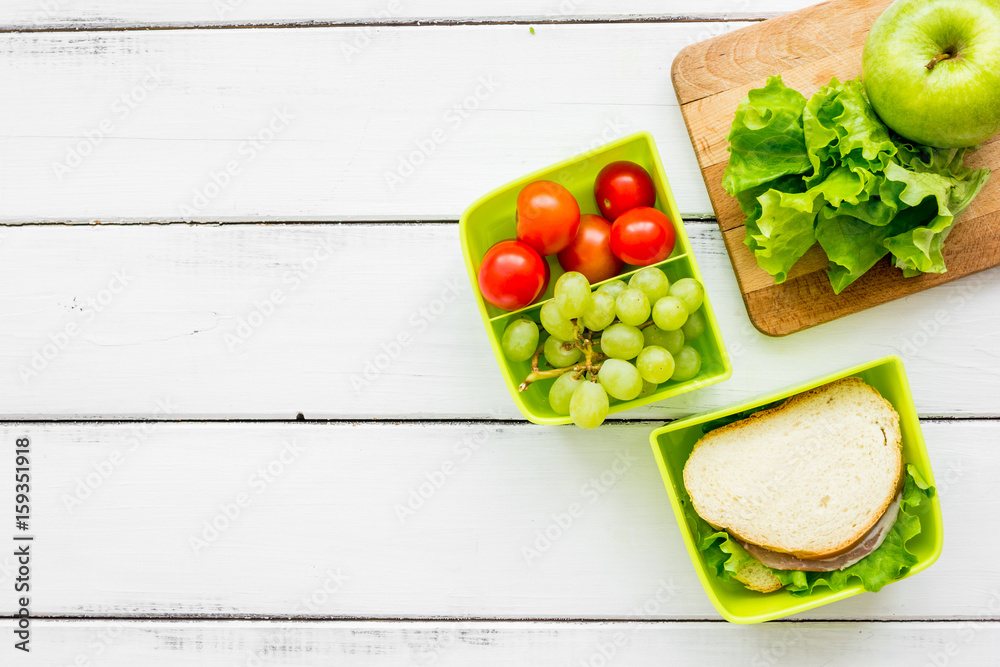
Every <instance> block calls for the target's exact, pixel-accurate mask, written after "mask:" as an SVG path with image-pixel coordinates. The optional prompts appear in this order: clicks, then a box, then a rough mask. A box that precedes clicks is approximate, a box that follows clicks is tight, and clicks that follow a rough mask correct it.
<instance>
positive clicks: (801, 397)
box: [683, 377, 905, 560]
mask: <svg viewBox="0 0 1000 667" xmlns="http://www.w3.org/2000/svg"><path fill="white" fill-rule="evenodd" d="M851 384H853V385H855V386H859V387H863V388H864V389H865V390H866V391H867V392H868V393H870V396H871V399H872V400H873V401H874V402H876V403H877V404H878V405H879V406H880V407H882V408H884V409H886V410H887V411H888V413H889V414H891V415H892V417H893V425H894V427H895V428H894V430H893V432H892V433H891V434H890V433H886V429H885V428H884V427H881V426H880V428H881V430H882V435H883V436H884V437H885V439H886V442H887V443H889V441H890V436H891V437H892V444H894V445H895V448H896V451H897V452H898V456H896V457H895V461H894V463H895V470H893V471H892V472H893V474H894V475H895V479H896V484H895V485H894V487H893V490H892V491H891V492H890V493H888V494H887V495H886V497H885V498H881V499H880V500H879V509H878V512H877V513H876V514H875V515H874V518H872V519H871V520H870V521H867V522H864V523H862V524H859V526H858V527H857V530H856V533H855V534H854V535H853V536H851V537H850V538H848V539H845V540H843V541H842V542H841V543H839V544H837V545H834V546H833V547H832V548H830V549H828V550H825V551H821V552H816V551H801V550H787V549H781V548H778V547H776V546H775V545H771V544H761V540H759V539H752V538H749V537H748V536H746V535H744V534H741V533H739V532H737V531H735V530H733V529H732V528H731V527H729V526H724V525H722V526H719V525H715V524H712V523H711V522H709V523H710V524H711V525H712V526H713V527H714V528H716V529H718V530H725V531H727V532H729V533H730V534H731V535H733V536H734V537H736V538H737V539H739V540H742V541H744V542H749V543H751V544H756V545H757V546H759V547H761V548H763V549H769V550H771V551H775V552H779V553H788V554H791V555H792V556H795V557H796V558H801V559H803V560H823V559H826V558H835V557H837V556H840V555H842V554H845V553H847V552H849V551H850V550H851V549H853V548H854V547H856V546H857V545H858V544H859V543H860V541H861V540H863V539H864V537H865V535H866V534H867V533H868V531H869V530H871V528H872V527H873V526H874V525H875V524H876V523H877V522H878V520H879V519H880V518H881V517H882V515H883V514H885V512H886V510H887V509H888V507H889V505H890V504H891V503H892V501H893V499H894V498H895V497H896V495H897V494H898V493H899V491H900V490H901V489H902V485H903V481H904V479H905V475H904V468H905V467H904V464H903V457H902V438H901V434H900V431H899V414H898V413H897V412H896V410H895V408H893V407H892V404H891V403H889V401H887V400H886V399H885V398H883V397H882V395H881V394H879V393H878V391H877V390H875V388H874V387H871V386H870V385H868V384H867V383H865V382H864V381H863V380H862V379H861V378H857V377H847V378H842V379H840V380H836V381H834V382H831V383H828V384H825V385H822V386H820V387H816V388H814V389H810V390H808V391H805V392H802V393H801V394H796V395H795V396H792V397H790V398H788V399H787V400H785V401H784V402H782V403H781V405H777V406H775V407H773V408H768V409H767V410H760V411H758V412H755V413H754V414H752V415H750V416H749V417H746V418H744V419H741V420H739V421H737V422H733V423H732V424H727V425H725V426H722V427H719V428H717V429H715V430H713V431H711V432H709V433H707V434H706V435H705V436H703V437H702V438H701V439H700V440H698V442H697V443H695V446H694V448H693V449H692V451H691V455H690V457H693V456H694V455H695V453H696V452H697V451H698V449H699V448H700V447H702V446H704V445H705V444H707V442H710V441H711V440H712V439H714V438H717V437H718V436H720V435H723V434H727V433H730V432H734V431H739V430H742V429H746V428H747V427H748V426H752V425H754V424H757V423H759V422H762V421H767V420H768V419H770V418H771V417H772V416H774V415H776V414H780V413H781V412H783V411H786V410H789V409H792V408H794V407H795V406H797V405H798V404H799V403H802V402H805V401H808V400H810V399H811V398H814V397H817V396H822V395H823V394H826V393H828V392H831V391H834V390H836V389H838V388H841V387H843V386H845V385H851ZM690 457H689V459H690ZM687 472H688V468H687V465H686V464H685V468H684V475H683V477H684V486H685V488H688V489H689V488H690V486H689V483H688V475H687ZM689 493H690V491H689ZM691 500H692V503H693V504H694V506H695V510H696V511H697V512H698V514H699V516H702V512H701V511H700V510H699V508H698V503H697V502H695V499H694V497H693V496H692V498H691Z"/></svg>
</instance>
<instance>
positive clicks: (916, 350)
mask: <svg viewBox="0 0 1000 667" xmlns="http://www.w3.org/2000/svg"><path fill="white" fill-rule="evenodd" d="M990 273H991V274H992V275H993V276H997V275H1000V273H998V272H995V271H993V272H990ZM986 283H987V281H986V280H984V279H983V274H980V275H976V276H970V277H968V278H965V279H964V280H960V281H957V282H955V283H953V284H952V287H953V290H952V291H951V293H950V294H948V297H947V299H945V303H946V304H947V305H948V307H947V308H938V309H937V310H935V311H934V312H933V313H929V314H928V315H926V316H921V318H920V321H919V322H918V323H917V327H916V330H914V331H911V332H910V333H908V334H906V335H903V336H899V337H898V338H896V339H895V340H894V341H893V342H892V346H893V347H894V348H896V351H897V352H898V353H899V355H900V356H902V357H904V358H907V357H914V356H917V355H919V354H920V351H921V350H922V349H923V348H924V347H926V346H927V345H928V344H930V342H931V341H932V340H934V339H935V338H937V336H938V335H939V334H940V333H941V332H942V331H946V330H947V329H949V328H950V327H952V326H954V325H955V324H956V321H955V319H954V315H955V314H956V313H958V312H961V311H962V310H963V309H964V308H965V307H966V306H967V305H968V303H969V300H970V299H972V298H973V297H974V296H975V295H976V294H978V293H979V292H981V291H982V290H983V288H984V287H985V286H986Z"/></svg>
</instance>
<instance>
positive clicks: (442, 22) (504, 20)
mask: <svg viewBox="0 0 1000 667" xmlns="http://www.w3.org/2000/svg"><path fill="white" fill-rule="evenodd" d="M781 15H782V14H781V13H780V12H772V13H760V14H750V13H747V14H741V13H738V12H737V13H731V14H715V15H697V14H692V15H686V16H671V15H663V14H624V15H606V16H563V17H558V18H554V17H538V18H531V17H514V18H511V17H480V18H475V17H471V18H441V19H425V20H414V19H392V18H387V19H382V20H378V19H372V20H365V21H358V20H353V19H352V20H345V21H277V22H261V23H253V22H248V23H236V22H233V23H224V22H220V23H169V22H168V23H160V24H151V25H142V24H136V25H119V24H116V23H111V22H104V23H102V22H100V21H94V22H92V23H87V24H82V25H81V26H79V27H68V26H65V25H62V24H57V23H50V24H41V25H38V26H32V27H25V28H14V27H5V28H0V34H3V33H22V32H23V33H33V32H133V31H144V30H271V29H287V28H369V27H371V28H425V27H440V26H487V27H488V26H504V25H524V26H542V25H593V24H603V23H733V22H743V21H747V22H761V21H767V20H769V19H772V18H776V17H778V16H781Z"/></svg>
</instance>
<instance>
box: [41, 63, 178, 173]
mask: <svg viewBox="0 0 1000 667" xmlns="http://www.w3.org/2000/svg"><path fill="white" fill-rule="evenodd" d="M162 83H163V72H162V70H161V69H160V66H159V65H157V66H156V67H150V68H149V69H147V70H146V74H145V76H143V78H142V79H141V80H139V81H138V82H137V83H136V84H135V85H133V86H132V87H131V88H130V89H128V90H127V91H125V92H124V93H122V94H121V95H119V96H118V97H117V98H115V100H114V101H113V102H112V103H111V108H110V109H109V110H108V114H107V115H106V116H104V117H103V118H101V120H99V121H98V122H97V124H96V125H94V126H93V127H91V128H90V129H87V130H84V131H83V136H82V137H80V138H79V139H78V140H76V141H75V142H73V143H72V144H70V145H69V146H67V147H66V152H65V155H64V156H63V159H62V160H61V161H54V162H53V163H52V173H54V174H55V175H56V178H58V179H59V180H60V181H62V180H63V179H65V178H66V176H68V175H69V174H72V173H73V172H74V171H75V170H76V169H77V168H78V167H79V166H80V165H82V164H83V163H84V161H85V160H86V159H87V157H88V156H90V155H91V154H93V153H94V151H95V150H97V147H98V146H100V145H101V144H102V143H103V142H104V140H105V139H107V138H108V137H110V136H111V135H113V134H114V133H115V132H116V131H117V130H118V128H119V127H121V124H122V123H124V122H125V121H126V120H128V118H129V116H131V115H132V113H133V112H134V111H135V110H136V109H138V108H139V106H140V105H141V104H142V103H143V102H145V101H146V100H147V99H148V98H149V94H150V93H151V92H152V91H154V90H156V89H157V88H159V87H160V85H161V84H162Z"/></svg>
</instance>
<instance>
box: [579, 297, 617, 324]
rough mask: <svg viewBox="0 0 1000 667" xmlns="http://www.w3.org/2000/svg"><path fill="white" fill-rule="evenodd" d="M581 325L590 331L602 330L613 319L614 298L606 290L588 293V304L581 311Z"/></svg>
mask: <svg viewBox="0 0 1000 667" xmlns="http://www.w3.org/2000/svg"><path fill="white" fill-rule="evenodd" d="M582 321H583V326H585V327H587V328H588V329H590V330H591V331H604V330H605V329H607V328H608V326H609V325H610V324H611V323H612V322H614V321H615V299H614V297H613V296H611V295H610V294H608V293H607V292H594V293H593V294H591V295H590V305H589V306H587V310H585V311H583V318H582Z"/></svg>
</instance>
